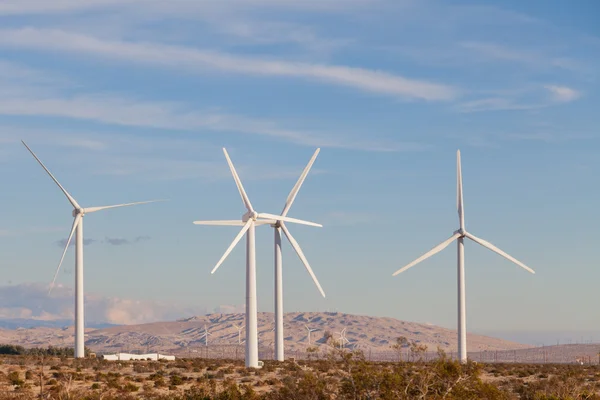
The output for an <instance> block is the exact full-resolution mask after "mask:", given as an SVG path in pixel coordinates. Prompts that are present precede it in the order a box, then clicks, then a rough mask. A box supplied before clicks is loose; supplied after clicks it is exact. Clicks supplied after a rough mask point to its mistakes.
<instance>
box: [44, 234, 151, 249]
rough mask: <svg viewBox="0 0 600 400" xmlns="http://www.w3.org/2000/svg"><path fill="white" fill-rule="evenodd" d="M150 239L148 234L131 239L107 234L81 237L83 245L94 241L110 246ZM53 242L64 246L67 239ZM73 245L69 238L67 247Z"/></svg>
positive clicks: (73, 241) (73, 242)
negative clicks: (96, 236) (101, 236)
mask: <svg viewBox="0 0 600 400" xmlns="http://www.w3.org/2000/svg"><path fill="white" fill-rule="evenodd" d="M150 239H151V238H150V236H137V237H135V238H133V239H126V238H111V237H108V236H107V237H105V238H104V240H96V239H83V245H84V246H89V245H91V244H94V243H104V244H109V245H111V246H123V245H128V244H134V243H139V242H144V241H147V240H150ZM55 244H56V245H57V246H59V247H61V248H64V247H65V246H66V245H67V239H66V238H65V239H61V240H57V241H56V242H55ZM74 245H75V240H71V243H69V247H73V246H74Z"/></svg>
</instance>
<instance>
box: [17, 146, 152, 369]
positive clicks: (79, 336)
mask: <svg viewBox="0 0 600 400" xmlns="http://www.w3.org/2000/svg"><path fill="white" fill-rule="evenodd" d="M21 142H22V143H23V145H24V146H25V147H26V148H27V150H29V152H30V153H31V155H32V156H33V157H34V158H35V159H36V160H37V162H38V163H39V164H40V165H41V166H42V168H44V170H45V171H46V172H47V173H48V175H50V178H52V180H53V181H54V183H56V185H57V186H58V187H59V188H60V190H61V191H62V192H63V193H64V195H65V196H66V197H67V200H69V203H71V205H72V206H73V207H74V209H73V217H74V219H73V225H72V227H71V233H70V234H69V238H68V239H67V243H66V245H65V249H64V250H63V253H62V256H61V258H60V262H59V263H58V267H57V268H56V272H55V273H54V278H53V279H52V283H51V284H50V289H49V291H48V293H50V291H51V290H52V288H53V287H54V283H55V282H56V277H57V276H58V272H59V270H60V267H61V265H62V262H63V260H64V258H65V254H66V253H67V249H68V248H69V244H70V243H71V239H72V238H73V234H75V231H77V234H76V236H75V357H76V358H81V357H84V356H85V354H84V329H85V328H84V318H83V314H84V305H83V302H84V295H83V217H84V216H85V215H86V214H91V213H93V212H96V211H102V210H106V209H109V208H117V207H127V206H134V205H138V204H146V203H154V202H156V201H161V200H150V201H140V202H137V203H126V204H117V205H113V206H102V207H87V208H83V207H81V206H80V205H79V203H77V201H76V200H75V199H74V198H73V196H71V195H70V194H69V192H67V191H66V190H65V188H64V187H63V186H62V185H61V184H60V183H59V182H58V180H57V179H56V178H55V177H54V175H52V173H51V172H50V170H49V169H48V168H46V166H45V165H44V164H43V163H42V161H41V160H40V159H39V158H38V157H37V156H36V155H35V153H34V152H33V151H32V150H31V149H30V148H29V146H27V144H26V143H25V142H24V141H21Z"/></svg>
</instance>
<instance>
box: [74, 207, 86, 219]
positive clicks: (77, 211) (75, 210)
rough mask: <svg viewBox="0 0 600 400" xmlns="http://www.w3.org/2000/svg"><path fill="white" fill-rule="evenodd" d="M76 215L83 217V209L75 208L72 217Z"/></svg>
mask: <svg viewBox="0 0 600 400" xmlns="http://www.w3.org/2000/svg"><path fill="white" fill-rule="evenodd" d="M78 214H81V216H82V217H83V216H84V215H85V208H76V209H74V210H73V217H76V216H77V215H78Z"/></svg>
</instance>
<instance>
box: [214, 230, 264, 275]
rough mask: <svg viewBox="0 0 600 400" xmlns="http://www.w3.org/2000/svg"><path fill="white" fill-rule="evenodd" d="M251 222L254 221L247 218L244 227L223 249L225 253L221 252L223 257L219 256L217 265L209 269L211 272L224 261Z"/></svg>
mask: <svg viewBox="0 0 600 400" xmlns="http://www.w3.org/2000/svg"><path fill="white" fill-rule="evenodd" d="M252 222H254V221H253V220H251V219H249V220H248V221H247V222H246V224H245V225H244V227H243V228H242V230H240V232H239V233H238V234H237V236H236V237H235V239H233V242H231V244H230V245H229V247H228V248H227V250H226V251H225V254H223V257H221V259H220V260H219V262H218V263H217V265H216V266H215V267H214V268H213V270H212V271H210V273H211V274H214V273H215V271H216V270H217V268H219V267H220V266H221V264H223V261H225V259H226V258H227V256H228V255H229V253H231V251H232V250H233V248H234V247H235V245H236V244H238V242H239V241H240V240H241V239H242V236H244V233H246V231H247V230H248V229H250V225H252Z"/></svg>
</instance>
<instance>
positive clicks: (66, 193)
mask: <svg viewBox="0 0 600 400" xmlns="http://www.w3.org/2000/svg"><path fill="white" fill-rule="evenodd" d="M21 143H23V145H24V146H25V147H26V148H27V150H29V152H30V153H31V155H32V156H33V158H35V159H36V160H37V162H38V163H39V164H40V165H41V166H42V168H44V170H45V171H46V172H47V173H48V175H50V178H52V180H53V181H54V183H56V184H57V185H58V187H59V188H60V190H62V192H63V193H64V194H65V196H66V197H67V200H69V203H71V205H72V206H73V207H74V208H81V206H79V204H78V203H77V201H75V199H74V198H73V196H71V195H70V194H69V192H67V190H66V189H65V188H64V187H62V185H61V184H60V182H59V181H58V180H57V179H56V178H55V177H54V175H52V172H50V170H49V169H48V168H46V166H45V165H44V163H43V162H42V160H40V159H39V158H38V156H36V155H35V153H34V152H33V150H31V149H30V148H29V146H27V143H25V142H24V141H23V140H21Z"/></svg>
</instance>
